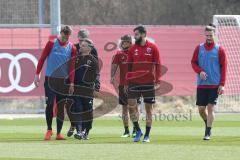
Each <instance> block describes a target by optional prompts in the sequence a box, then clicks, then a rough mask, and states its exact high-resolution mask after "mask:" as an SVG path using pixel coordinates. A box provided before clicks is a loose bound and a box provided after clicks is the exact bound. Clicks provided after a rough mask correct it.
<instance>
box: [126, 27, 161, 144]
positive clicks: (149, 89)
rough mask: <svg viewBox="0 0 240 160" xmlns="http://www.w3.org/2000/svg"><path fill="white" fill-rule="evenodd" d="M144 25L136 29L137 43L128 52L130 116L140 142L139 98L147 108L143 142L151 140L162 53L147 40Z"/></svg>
mask: <svg viewBox="0 0 240 160" xmlns="http://www.w3.org/2000/svg"><path fill="white" fill-rule="evenodd" d="M146 36H147V31H146V28H145V27H144V26H138V27H136V28H135V29H134V38H135V44H134V45H133V46H132V47H131V48H130V50H129V53H128V67H129V68H128V74H127V80H128V105H129V110H130V113H132V114H130V118H131V120H132V121H133V124H134V127H135V128H136V130H137V132H136V137H135V138H134V142H139V141H140V139H141V137H142V131H141V129H140V127H139V123H138V113H137V112H136V107H137V98H139V97H141V96H142V97H143V99H144V103H145V110H146V132H145V135H144V139H143V142H150V138H149V133H150V130H151V126H152V109H153V104H154V103H155V84H156V83H158V82H159V78H160V54H159V51H158V48H157V46H156V45H155V44H153V43H151V42H150V41H148V40H147V38H146Z"/></svg>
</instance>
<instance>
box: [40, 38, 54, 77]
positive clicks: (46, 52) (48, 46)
mask: <svg viewBox="0 0 240 160" xmlns="http://www.w3.org/2000/svg"><path fill="white" fill-rule="evenodd" d="M53 44H54V43H53V42H52V41H48V43H47V44H46V46H45V48H44V49H43V51H42V54H41V57H40V59H39V60H38V65H37V70H36V74H37V75H39V74H40V72H41V71H42V67H43V64H44V62H45V60H46V58H47V57H48V55H49V54H50V52H51V50H52V47H53Z"/></svg>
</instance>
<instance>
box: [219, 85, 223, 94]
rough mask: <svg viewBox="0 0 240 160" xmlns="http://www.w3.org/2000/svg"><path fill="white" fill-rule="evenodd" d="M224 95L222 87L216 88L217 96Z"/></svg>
mask: <svg viewBox="0 0 240 160" xmlns="http://www.w3.org/2000/svg"><path fill="white" fill-rule="evenodd" d="M223 93H224V86H221V85H220V86H219V87H218V95H222V94H223Z"/></svg>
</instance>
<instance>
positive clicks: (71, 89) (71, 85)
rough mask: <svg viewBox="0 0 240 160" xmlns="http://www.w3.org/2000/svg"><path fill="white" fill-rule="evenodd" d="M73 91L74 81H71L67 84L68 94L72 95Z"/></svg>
mask: <svg viewBox="0 0 240 160" xmlns="http://www.w3.org/2000/svg"><path fill="white" fill-rule="evenodd" d="M73 92H74V83H71V84H70V86H69V92H68V93H69V94H70V95H72V94H73Z"/></svg>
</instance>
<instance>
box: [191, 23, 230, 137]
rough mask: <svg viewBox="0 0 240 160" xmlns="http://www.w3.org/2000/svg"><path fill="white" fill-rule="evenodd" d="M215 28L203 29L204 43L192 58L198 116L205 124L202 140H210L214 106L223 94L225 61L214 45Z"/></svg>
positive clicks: (222, 54)
mask: <svg viewBox="0 0 240 160" xmlns="http://www.w3.org/2000/svg"><path fill="white" fill-rule="evenodd" d="M214 36H215V26H214V25H213V24H209V25H208V26H206V28H205V37H206V42H205V43H201V44H200V45H198V46H197V47H196V48H195V50H194V54H193V57H192V61H191V63H192V68H193V70H194V71H195V72H196V73H197V102H196V105H197V106H198V110H199V114H200V116H201V117H202V119H203V121H204V122H205V135H204V137H203V140H210V136H211V128H212V124H213V121H214V106H215V105H216V104H217V99H218V95H221V94H223V92H224V85H225V81H226V70H227V60H226V54H225V51H224V49H223V48H222V46H220V45H219V44H216V43H215V39H214V38H215V37H214Z"/></svg>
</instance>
